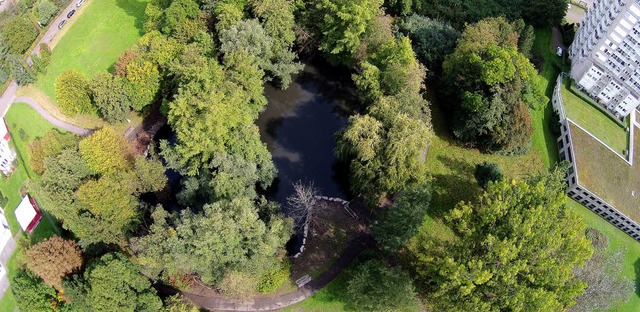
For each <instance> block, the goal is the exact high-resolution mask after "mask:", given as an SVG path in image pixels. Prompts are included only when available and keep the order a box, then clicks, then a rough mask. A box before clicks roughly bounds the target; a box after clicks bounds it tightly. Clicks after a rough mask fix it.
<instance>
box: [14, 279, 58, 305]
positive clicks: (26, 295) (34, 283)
mask: <svg viewBox="0 0 640 312" xmlns="http://www.w3.org/2000/svg"><path fill="white" fill-rule="evenodd" d="M11 291H12V292H13V297H14V298H15V300H16V305H17V306H18V309H20V310H21V311H52V312H53V311H56V309H55V308H54V305H56V304H57V303H58V297H57V294H56V290H55V289H53V288H52V287H50V286H48V285H47V284H45V283H44V282H43V281H42V280H41V279H40V278H38V277H37V276H35V275H34V274H33V273H31V272H30V271H23V270H20V271H18V272H17V273H16V275H15V276H14V277H13V278H12V279H11Z"/></svg>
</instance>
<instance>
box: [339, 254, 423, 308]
mask: <svg viewBox="0 0 640 312" xmlns="http://www.w3.org/2000/svg"><path fill="white" fill-rule="evenodd" d="M346 293H347V296H348V298H349V302H350V303H352V304H353V305H354V306H355V307H356V308H357V309H358V310H360V311H412V310H415V303H416V298H415V296H416V293H415V289H414V287H413V284H412V282H411V278H409V274H407V273H406V272H404V271H402V270H401V269H400V268H398V267H391V268H390V267H388V266H387V264H386V263H385V262H383V261H381V260H369V261H367V262H364V263H362V264H360V265H358V266H357V267H356V269H355V271H354V272H353V276H352V277H351V279H350V280H349V282H348V286H347V292H346Z"/></svg>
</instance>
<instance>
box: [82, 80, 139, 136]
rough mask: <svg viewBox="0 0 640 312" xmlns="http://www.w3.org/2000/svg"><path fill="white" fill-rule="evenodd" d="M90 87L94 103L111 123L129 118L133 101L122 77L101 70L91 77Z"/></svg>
mask: <svg viewBox="0 0 640 312" xmlns="http://www.w3.org/2000/svg"><path fill="white" fill-rule="evenodd" d="M89 89H90V90H91V97H92V99H93V103H94V104H95V106H96V107H97V108H98V111H99V112H100V114H101V115H102V117H104V119H106V120H107V121H108V122H110V123H116V122H120V121H124V120H126V119H127V115H128V114H129V111H130V110H131V103H130V102H129V97H128V95H127V92H126V90H125V83H124V81H123V80H122V78H120V77H115V76H113V75H111V74H110V73H107V72H100V73H98V74H97V75H96V76H95V77H93V79H91V82H90V83H89Z"/></svg>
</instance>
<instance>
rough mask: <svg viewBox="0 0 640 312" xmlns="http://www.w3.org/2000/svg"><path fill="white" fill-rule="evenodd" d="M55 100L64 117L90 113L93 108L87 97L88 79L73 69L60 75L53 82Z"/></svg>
mask: <svg viewBox="0 0 640 312" xmlns="http://www.w3.org/2000/svg"><path fill="white" fill-rule="evenodd" d="M55 88H56V98H57V102H58V104H59V105H60V110H61V111H62V113H64V114H65V115H69V116H75V115H77V114H88V113H91V112H92V111H93V110H94V108H93V105H91V98H90V97H89V79H88V78H87V77H86V76H85V75H84V74H82V73H80V72H78V71H77V70H75V69H73V68H72V69H70V70H67V71H65V72H64V73H62V74H60V76H58V78H56V82H55Z"/></svg>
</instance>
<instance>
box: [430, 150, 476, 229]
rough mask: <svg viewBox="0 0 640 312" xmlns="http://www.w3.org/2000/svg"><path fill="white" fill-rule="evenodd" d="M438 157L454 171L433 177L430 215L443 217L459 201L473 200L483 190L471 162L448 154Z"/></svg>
mask: <svg viewBox="0 0 640 312" xmlns="http://www.w3.org/2000/svg"><path fill="white" fill-rule="evenodd" d="M437 159H438V161H440V162H441V163H442V164H443V165H445V166H446V167H447V168H449V169H450V170H451V171H452V173H451V174H438V175H434V176H433V177H432V185H433V197H432V199H431V205H430V209H429V215H430V216H431V217H433V218H441V217H443V216H444V214H445V213H447V212H448V211H449V210H451V209H452V208H453V207H455V205H457V204H458V203H459V202H461V201H471V200H473V199H474V198H475V197H477V196H478V194H480V192H481V191H482V190H481V189H480V187H479V186H478V185H477V183H475V178H474V177H473V171H474V170H475V168H474V167H473V166H472V165H471V164H469V163H467V162H464V161H462V160H458V159H454V158H451V157H447V156H438V157H437Z"/></svg>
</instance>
